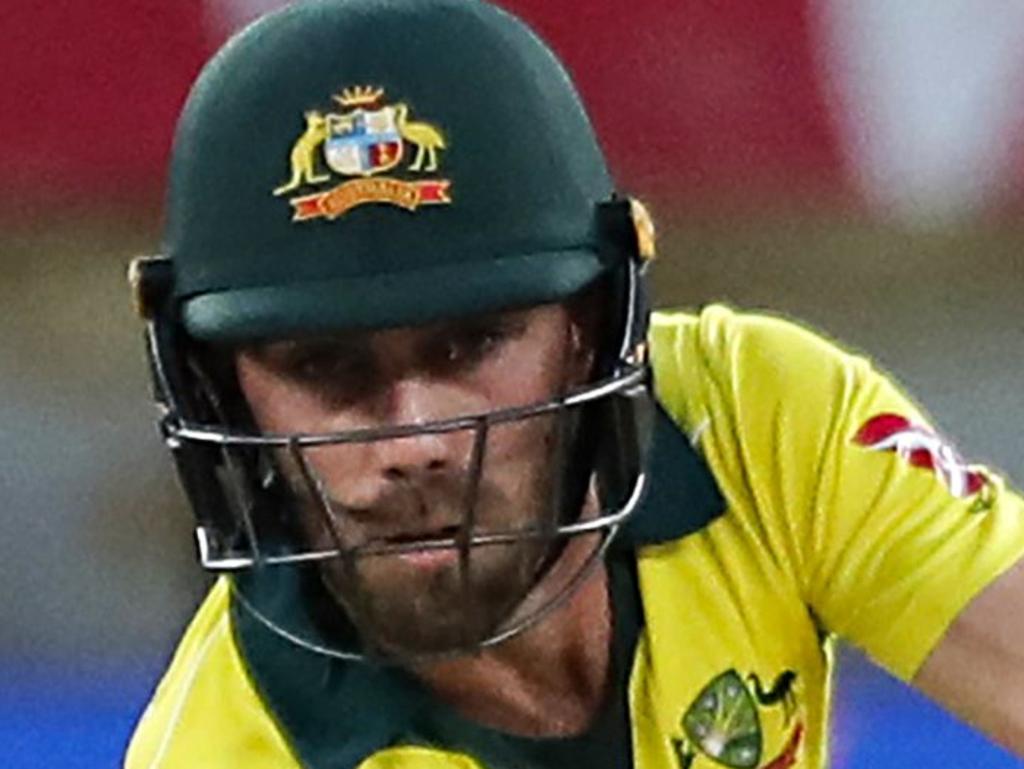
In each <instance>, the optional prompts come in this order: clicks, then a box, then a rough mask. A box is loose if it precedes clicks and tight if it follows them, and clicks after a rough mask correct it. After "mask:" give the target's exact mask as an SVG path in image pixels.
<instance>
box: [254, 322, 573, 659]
mask: <svg viewBox="0 0 1024 769" xmlns="http://www.w3.org/2000/svg"><path fill="white" fill-rule="evenodd" d="M581 338H582V334H581V333H580V327H579V325H578V324H577V323H576V321H575V320H574V318H573V316H572V315H571V314H570V313H569V311H568V310H567V309H566V308H565V307H563V306H561V305H543V306H540V307H536V308H532V309H529V310H522V311H515V312H506V313H501V314H497V315H489V316H485V317H474V318H470V319H465V320H459V321H455V322H445V323H438V324H434V325H430V326H424V327H410V328H399V329H390V330H382V331H367V332H352V333H347V334H345V335H342V336H336V337H330V338H317V339H305V340H286V341H277V342H271V343H266V344H261V345H258V346H250V347H246V348H244V349H241V350H240V351H238V352H237V353H236V357H235V363H236V370H237V375H238V380H239V384H240V386H241V390H242V393H243V395H244V396H245V398H246V400H247V401H248V404H249V407H250V409H251V411H252V413H253V415H254V417H255V420H256V423H257V425H258V427H259V428H260V429H261V430H263V431H264V432H273V433H325V432H341V431H348V430H356V429H364V428H377V427H384V426H392V425H402V424H413V423H423V422H432V421H437V420H444V419H450V418H453V417H459V416H463V415H467V414H483V413H486V412H490V411H494V410H498V409H506V408H510V407H516V406H525V405H529V404H533V403H539V402H543V401H547V400H550V399H551V398H552V397H554V396H557V395H560V394H562V393H564V392H565V391H566V390H567V389H568V388H570V387H572V386H574V385H578V384H581V383H583V382H584V381H585V379H586V377H587V375H588V373H589V369H590V363H591V356H590V354H589V349H590V348H589V345H588V344H586V343H583V342H581V341H580V340H581ZM557 432H558V431H557V430H556V421H555V419H554V418H553V417H551V416H546V417H533V418H530V419H526V420H521V421H518V422H510V423H504V424H500V425H495V426H492V427H491V428H490V431H489V432H488V434H487V436H486V442H485V443H484V444H483V447H484V451H483V454H482V456H480V457H478V458H477V461H478V462H481V464H480V469H479V473H477V472H475V471H474V468H473V463H474V454H475V453H478V452H474V440H475V439H476V438H477V431H475V430H469V429H467V430H459V431H454V432H444V433H433V434H428V433H420V434H416V435H413V436H410V437H404V438H400V439H388V440H380V441H374V442H360V443H350V444H342V445H330V446H324V447H318V448H311V449H307V450H305V452H304V457H305V460H306V462H307V463H308V470H309V471H311V472H310V473H309V475H312V476H313V477H314V478H315V479H316V481H317V482H318V483H319V485H320V493H321V494H322V496H324V497H326V498H327V499H328V500H329V501H330V504H329V507H330V508H331V512H330V513H329V514H328V513H327V512H326V511H325V510H324V509H323V506H322V505H321V504H319V503H318V501H317V499H316V496H315V492H314V490H312V489H310V488H309V484H308V483H307V482H304V481H303V479H302V475H303V473H302V471H301V469H300V468H299V466H298V465H297V463H296V462H295V461H294V458H293V457H289V456H287V455H285V454H282V455H281V456H279V457H278V465H279V467H280V468H281V471H282V472H283V473H284V475H285V476H286V477H287V478H288V480H289V481H290V482H291V485H292V487H293V488H294V489H295V490H296V493H297V495H298V498H299V500H300V505H299V508H300V510H301V512H300V514H299V515H300V517H301V520H300V521H299V523H300V526H299V528H300V529H301V531H302V532H303V536H304V538H305V539H306V540H307V542H306V545H307V546H308V547H311V548H314V549H318V550H320V549H322V550H328V549H332V548H333V547H334V545H335V543H336V542H337V541H338V540H340V541H341V542H343V543H344V544H345V545H346V546H348V547H351V546H360V545H371V546H372V545H377V544H384V545H387V544H392V543H402V542H408V541H413V540H441V539H449V538H452V537H455V536H456V534H457V532H458V531H459V527H460V526H463V525H464V522H465V520H466V516H467V511H468V510H469V509H470V508H471V509H472V515H473V516H474V527H473V533H474V534H476V535H481V534H487V533H496V532H508V531H515V530H519V529H524V528H537V527H540V526H543V525H544V524H545V523H550V522H552V520H553V518H554V516H555V515H556V514H557V511H556V510H555V505H554V504H553V497H554V491H553V490H554V489H555V488H557V486H558V484H557V483H556V481H555V474H556V473H560V472H561V466H562V465H563V462H561V461H553V455H554V453H555V448H556V446H557V444H558V442H559V440H560V439H559V438H558V435H557ZM477 448H479V444H478V447H477ZM549 550H550V543H549V542H547V541H545V540H542V539H528V540H524V541H519V542H516V543H505V544H499V545H489V546H482V547H473V548H471V550H470V557H469V559H468V560H467V562H466V563H465V564H461V565H460V560H459V551H458V550H457V549H455V548H444V549H435V550H421V551H417V552H409V553H401V554H390V555H377V556H367V557H361V558H357V559H356V560H355V561H354V563H353V564H352V565H351V569H350V568H346V563H345V562H344V561H343V560H342V559H332V560H330V561H327V562H325V564H324V565H322V567H321V577H322V579H323V581H324V583H325V584H326V586H327V587H328V589H329V590H330V592H331V594H332V595H333V596H334V597H335V599H336V600H338V602H339V603H340V604H342V605H343V606H344V607H345V608H346V609H348V612H349V614H350V615H351V616H352V617H353V618H354V619H355V620H356V622H357V624H358V625H359V626H360V629H361V631H362V632H363V633H364V634H367V635H369V636H370V637H371V638H372V639H373V640H374V641H375V642H376V643H377V644H378V645H379V646H380V647H381V648H383V649H384V650H386V651H390V652H396V653H416V652H430V651H439V650H443V649H450V648H454V647H459V646H463V645H467V644H471V643H473V642H475V641H479V640H481V639H482V638H485V637H487V636H488V635H490V634H491V633H492V632H493V631H494V629H495V628H496V627H497V626H498V625H499V624H500V623H501V622H502V620H504V619H505V618H506V617H507V616H508V615H509V613H510V612H511V611H513V610H514V609H515V607H516V606H517V605H518V604H519V603H520V602H521V601H522V599H523V597H524V596H525V595H526V594H527V593H528V592H529V590H530V588H531V587H532V586H533V585H534V583H535V582H536V579H537V572H538V569H539V567H540V565H541V563H542V561H543V560H544V557H545V556H546V554H547V553H548V552H549ZM463 567H465V568H463ZM467 576H468V579H466V577H467Z"/></svg>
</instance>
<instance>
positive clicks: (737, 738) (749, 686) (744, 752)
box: [672, 668, 804, 769]
mask: <svg viewBox="0 0 1024 769" xmlns="http://www.w3.org/2000/svg"><path fill="white" fill-rule="evenodd" d="M796 678H797V674H796V673H795V672H794V671H792V670H785V671H783V672H782V673H780V674H779V675H778V676H777V677H776V678H775V681H774V682H773V683H772V685H771V686H770V687H769V688H768V689H767V690H766V689H765V688H764V686H763V685H762V683H761V679H760V678H759V677H758V675H757V674H756V673H751V674H750V675H748V676H747V678H746V680H744V679H743V678H742V677H741V676H740V674H739V673H738V672H737V671H736V670H735V669H733V668H730V669H729V670H726V671H725V672H724V673H720V674H719V675H717V676H716V677H715V678H713V679H712V680H711V681H710V682H709V683H708V684H707V685H706V686H705V687H704V688H703V689H702V690H701V691H700V693H699V694H698V695H697V698H696V699H695V700H694V701H693V703H692V704H691V705H690V707H689V708H687V710H686V712H685V713H684V714H683V717H682V719H680V723H679V725H680V728H681V729H682V732H683V734H684V735H685V736H684V737H682V738H679V737H674V738H672V746H673V748H674V749H675V753H676V758H677V760H678V761H679V767H680V769H690V768H691V767H692V766H693V765H694V762H695V761H696V760H697V759H698V757H699V756H701V755H703V756H705V757H706V758H709V759H711V760H712V761H713V762H714V764H716V765H719V766H727V767H732V769H788V767H791V766H793V765H794V764H795V763H796V761H797V754H798V752H799V750H800V745H801V743H802V740H803V734H804V725H803V722H802V721H801V720H800V719H797V720H796V725H795V726H792V727H791V724H792V722H793V720H794V717H795V716H796V714H797V710H798V707H797V701H796V694H795V692H794V685H795V684H796ZM776 706H781V709H782V719H781V722H782V727H783V734H784V735H788V736H785V737H784V738H783V739H782V740H780V742H781V748H780V749H779V750H778V752H777V753H776V754H775V755H774V757H773V758H771V759H770V760H769V761H768V762H767V763H765V764H762V763H761V758H762V756H763V754H764V752H765V742H766V740H765V736H764V729H763V727H762V723H761V714H760V708H772V707H776ZM776 718H777V717H776Z"/></svg>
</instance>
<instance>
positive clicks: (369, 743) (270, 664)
mask: <svg viewBox="0 0 1024 769" xmlns="http://www.w3.org/2000/svg"><path fill="white" fill-rule="evenodd" d="M648 474H649V481H650V483H649V489H648V493H647V496H646V497H645V499H644V500H643V501H642V502H641V505H640V508H639V509H638V510H637V511H636V513H635V514H634V515H633V517H632V518H631V519H630V521H629V523H628V524H627V525H626V526H625V527H624V528H623V529H622V530H621V531H620V532H619V535H618V537H617V539H616V541H615V542H614V543H613V546H612V547H613V551H612V553H611V555H610V556H609V557H610V558H611V559H612V561H614V562H617V563H619V564H620V565H621V564H623V563H625V564H627V565H628V573H630V574H632V573H633V569H634V568H635V558H634V557H631V556H630V551H635V550H636V549H637V548H640V547H643V546H645V545H652V544H659V543H663V542H669V541H672V540H675V539H679V538H681V537H684V536H687V535H688V534H691V533H694V532H696V531H699V530H700V529H702V528H704V527H705V526H707V525H708V524H709V523H711V521H713V520H714V519H715V518H717V517H718V516H719V515H721V514H722V512H723V511H724V507H725V505H724V500H723V498H722V495H721V492H720V491H719V489H718V486H717V484H716V482H715V479H714V476H713V475H712V474H711V472H710V470H709V469H708V468H707V465H706V464H705V463H704V461H703V460H702V459H701V458H700V456H699V455H698V454H697V452H696V451H695V450H694V449H693V447H692V446H691V445H690V442H689V440H688V439H687V437H686V435H685V434H684V433H683V432H682V431H681V430H680V429H679V428H678V427H677V426H676V425H675V423H674V422H673V421H672V420H671V418H670V417H669V416H668V415H667V414H666V413H665V412H664V411H663V410H662V409H661V408H660V407H659V408H658V410H657V415H656V418H655V425H654V434H653V439H652V446H651V454H650V458H649V464H648ZM616 569H617V570H616ZM294 571H295V570H291V569H287V570H285V569H282V570H274V571H273V572H264V573H263V574H262V575H257V576H259V582H255V581H253V578H252V577H250V582H249V584H247V586H246V591H247V594H248V595H250V596H252V595H258V596H259V597H260V600H261V602H262V601H267V602H269V603H273V604H277V605H279V606H287V607H289V609H290V610H294V612H305V613H307V616H306V618H305V619H304V620H296V622H299V621H303V622H305V623H307V624H310V625H312V614H311V607H310V605H309V604H310V602H309V601H307V600H303V599H302V598H301V597H300V596H301V595H302V592H303V590H304V588H303V586H302V584H301V583H300V582H299V578H298V576H297V575H296V574H293V573H291V572H294ZM622 573H623V572H622V570H621V568H618V567H615V566H614V564H613V571H612V574H613V600H614V601H615V606H616V622H617V629H616V633H615V636H616V650H615V656H616V658H620V659H631V657H632V650H633V646H634V643H635V639H636V636H637V634H638V632H639V626H640V625H641V624H642V621H643V619H642V611H640V610H639V608H640V607H636V609H637V610H635V611H629V610H628V606H629V605H630V603H632V604H635V603H637V601H635V600H634V601H629V600H628V599H629V597H630V595H632V594H633V593H634V592H635V589H636V588H635V576H634V577H633V578H632V582H631V583H629V584H631V585H632V587H631V588H630V587H626V588H624V587H623V584H626V583H624V582H623V580H622V579H621V578H615V574H619V575H620V577H621V574H622ZM268 575H272V576H274V578H273V579H267V578H266V577H267V576H268ZM616 585H618V587H615V586H616ZM623 591H625V592H623ZM620 607H621V608H620ZM630 615H632V616H633V617H634V618H633V620H632V621H628V619H627V618H628V617H629V616H630ZM232 617H233V628H234V634H235V642H236V645H237V647H238V649H239V651H240V653H241V655H242V657H243V659H244V660H245V662H246V665H247V668H248V672H249V675H250V677H251V679H252V681H253V683H254V685H255V686H256V689H257V690H258V691H259V692H260V694H261V696H262V698H263V700H264V703H265V704H266V706H267V708H268V710H269V711H270V712H271V714H272V715H273V717H274V718H275V720H276V721H277V723H278V724H279V725H280V726H281V728H282V732H283V733H284V734H285V735H286V736H287V738H288V740H289V742H290V744H291V746H292V748H293V750H294V751H295V753H296V756H297V757H298V759H299V760H300V762H301V763H302V765H303V766H304V767H309V769H327V768H328V767H330V768H331V769H334V768H335V767H338V768H339V769H340V768H345V769H347V768H348V767H355V766H358V765H359V763H360V762H361V761H362V760H364V759H365V758H366V757H367V756H369V755H371V754H372V753H374V752H376V751H378V750H381V749H383V748H385V747H388V746H390V745H393V744H404V743H408V742H430V741H432V740H436V739H437V738H438V737H439V736H440V735H439V734H438V729H437V724H438V719H437V708H436V705H435V706H431V703H430V702H429V699H428V698H426V697H425V696H424V691H423V689H422V687H420V686H419V684H418V682H417V681H416V680H415V679H413V678H412V677H411V676H409V675H408V674H406V673H404V672H403V671H401V670H398V669H395V668H389V667H384V666H379V665H375V664H369V663H355V662H348V661H344V660H339V659H335V658H332V657H328V656H326V655H322V654H317V653H315V652H311V651H307V650H305V649H303V648H301V647H299V646H296V645H295V644H293V643H292V642H290V641H288V640H287V639H285V638H283V637H281V636H280V635H278V634H277V633H274V632H273V631H271V630H269V629H268V628H267V627H266V626H265V625H263V624H262V622H260V621H259V620H258V619H257V618H255V617H254V616H253V615H252V614H251V613H250V612H249V611H247V610H245V608H244V607H243V606H241V604H240V603H239V602H238V601H233V602H232ZM294 626H295V625H293V627H294ZM623 655H625V656H623ZM623 665H624V666H625V667H626V668H627V669H628V667H629V665H628V664H626V663H623ZM599 720H600V719H599ZM627 726H628V724H627ZM591 731H593V730H591ZM586 736H587V735H584V737H586ZM571 739H572V740H577V741H578V740H580V739H581V738H571ZM533 742H535V743H538V744H539V743H543V742H548V743H549V744H551V741H533ZM563 742H564V741H563ZM549 754H551V753H549Z"/></svg>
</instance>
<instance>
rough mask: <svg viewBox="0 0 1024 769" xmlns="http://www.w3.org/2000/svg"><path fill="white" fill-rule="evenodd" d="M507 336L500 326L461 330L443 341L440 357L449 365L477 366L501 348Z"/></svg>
mask: <svg viewBox="0 0 1024 769" xmlns="http://www.w3.org/2000/svg"><path fill="white" fill-rule="evenodd" d="M507 336H508V335H507V333H506V331H505V329H503V328H501V327H498V326H493V327H491V326H486V327H485V326H481V327H470V328H465V329H459V330H458V331H455V332H453V333H451V334H449V335H448V336H447V337H446V338H445V339H444V340H443V342H442V350H441V352H442V355H440V356H439V357H440V358H441V359H442V360H443V361H444V362H445V363H446V364H449V365H456V366H471V365H475V364H477V363H479V362H480V361H481V360H483V359H484V358H485V357H486V356H487V355H488V354H489V353H491V352H492V351H493V350H495V349H497V348H498V347H500V346H501V345H502V343H503V342H504V341H505V340H506V339H507Z"/></svg>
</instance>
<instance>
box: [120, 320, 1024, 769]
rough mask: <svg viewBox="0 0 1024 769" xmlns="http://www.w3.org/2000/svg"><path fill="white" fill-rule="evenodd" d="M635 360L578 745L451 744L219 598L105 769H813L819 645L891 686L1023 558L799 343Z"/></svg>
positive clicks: (820, 760) (977, 482) (931, 454)
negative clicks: (648, 415) (626, 462)
mask: <svg viewBox="0 0 1024 769" xmlns="http://www.w3.org/2000/svg"><path fill="white" fill-rule="evenodd" d="M650 344H651V361H652V367H653V374H654V386H655V392H656V395H657V399H658V402H659V403H660V407H661V411H660V412H659V417H658V422H657V425H656V427H655V433H654V441H653V447H652V450H651V457H650V467H649V475H650V478H651V488H650V492H649V494H648V496H647V498H646V499H645V501H644V502H643V504H642V505H641V508H640V510H639V511H638V512H637V513H636V514H635V516H634V518H633V519H632V520H631V522H630V524H629V526H628V527H627V528H626V531H625V532H623V536H622V537H621V540H620V542H618V544H617V549H616V551H615V553H614V554H613V559H614V562H615V564H616V566H615V568H614V574H615V575H618V576H616V577H615V582H616V584H617V585H618V586H619V587H618V588H616V589H614V590H613V605H614V607H615V608H614V612H615V614H616V616H615V625H616V629H615V637H616V654H617V655H618V656H616V655H613V658H615V659H617V660H618V666H619V667H620V668H621V686H618V687H616V690H615V697H616V698H617V699H618V700H619V701H618V702H613V703H610V705H609V706H608V708H607V712H606V713H604V714H602V715H601V716H600V718H599V720H602V719H604V720H602V721H601V724H600V725H599V726H600V728H597V729H591V730H589V732H588V734H585V735H581V736H577V737H574V738H567V739H566V740H564V741H561V742H560V741H559V740H536V741H530V740H525V739H524V738H509V737H508V736H503V735H501V734H500V733H494V732H489V731H488V730H486V729H484V728H483V727H479V726H474V725H473V724H470V723H468V722H465V721H461V722H460V719H459V717H458V716H456V715H454V714H453V713H452V712H451V711H450V710H446V709H445V708H444V707H443V706H440V705H439V704H438V703H431V702H430V699H429V696H427V695H425V694H424V692H423V691H421V690H420V691H418V690H416V685H415V682H412V681H410V680H409V679H408V678H405V679H403V678H401V677H400V676H398V674H396V673H395V672H394V671H388V670H384V669H379V668H374V667H373V666H370V665H363V664H360V663H353V662H343V661H339V660H334V659H331V658H327V657H324V656H322V655H317V654H315V653H312V652H309V651H306V650H303V649H301V648H299V647H297V646H295V645H293V644H290V643H289V642H288V641H286V640H284V639H282V638H280V637H277V636H275V635H274V634H273V633H272V632H271V631H269V630H267V629H266V628H263V627H262V626H259V623H258V622H255V621H254V620H253V619H252V618H251V617H249V616H248V615H247V613H246V612H245V610H244V609H240V608H239V607H238V606H237V605H236V604H235V602H233V601H232V599H231V589H230V584H229V582H228V581H227V580H226V579H222V580H220V581H219V582H218V583H217V584H216V585H215V586H214V588H213V589H212V591H211V593H210V594H209V596H208V597H207V599H206V600H205V602H204V604H203V605H202V607H201V608H200V609H199V611H198V612H197V614H196V616H195V618H194V620H193V622H192V623H191V625H190V627H189V628H188V630H187V632H186V633H185V636H184V639H183V640H182V642H181V644H180V646H179V648H178V650H177V652H176V654H175V656H174V659H173V661H172V662H171V665H170V667H169V669H168V671H167V673H166V675H165V677H164V679H163V681H162V682H161V683H160V684H159V686H158V688H157V690H156V693H155V695H154V697H153V699H152V701H151V702H150V704H149V706H148V708H147V709H146V711H145V713H144V714H143V717H142V719H141V721H140V723H139V726H138V728H137V730H136V733H135V735H134V737H133V739H132V742H131V745H130V747H129V750H128V753H127V757H126V761H125V766H126V767H127V769H228V767H245V768H246V769H298V768H299V767H306V768H307V769H327V768H328V767H330V768H331V769H335V768H337V769H541V768H542V767H549V766H552V767H553V766H559V765H561V766H565V765H567V763H566V762H567V761H568V762H569V765H587V766H597V765H598V764H597V763H595V761H599V760H600V758H599V757H600V756H606V758H605V759H604V765H607V766H620V767H621V766H623V765H628V764H629V763H632V765H633V766H635V767H637V769H712V767H721V766H727V767H736V768H737V769H787V768H788V767H806V768H812V767H813V768H815V769H818V768H820V767H823V766H824V765H825V759H826V753H827V733H828V711H829V691H830V675H831V668H832V657H831V643H832V639H833V638H834V637H836V636H839V637H842V638H845V639H847V640H848V641H849V642H850V643H852V644H854V645H856V646H858V647H860V648H861V649H863V650H865V651H866V652H867V653H868V654H869V655H870V656H871V657H872V658H874V660H876V661H877V662H878V663H879V664H881V665H882V666H883V667H885V668H886V669H888V670H889V671H890V672H892V673H893V674H894V675H896V676H898V677H900V678H902V679H904V680H909V679H910V678H911V677H912V676H913V675H914V673H915V672H916V671H917V669H918V667H919V666H920V665H921V664H922V662H923V661H924V660H925V658H926V657H927V655H928V653H929V652H930V651H931V649H933V648H934V646H935V645H936V643H937V642H938V641H939V640H940V639H941V637H942V635H943V633H944V632H945V630H946V628H947V627H948V626H949V625H950V623H951V622H952V621H953V620H954V619H955V617H956V616H957V614H958V613H959V612H960V611H961V610H962V609H963V608H964V607H965V606H966V605H967V603H968V602H969V601H970V600H971V598H972V597H973V596H975V595H976V594H977V593H978V592H979V591H980V590H982V588H984V587H985V586H986V585H987V584H989V583H990V582H992V581H993V580H994V579H995V578H996V577H998V576H999V575H1000V574H1002V573H1003V572H1005V571H1006V570H1007V569H1009V568H1010V567H1011V566H1012V565H1013V564H1014V563H1016V562H1017V561H1018V560H1019V559H1020V558H1021V557H1022V556H1024V500H1022V498H1021V497H1020V496H1019V495H1018V494H1016V493H1014V492H1012V491H1011V490H1009V489H1008V488H1007V487H1006V486H1005V484H1004V482H1003V481H1002V480H1001V479H1000V478H999V477H998V475H996V474H995V473H994V472H992V471H990V470H988V469H986V468H983V467H980V466H976V465H971V464H968V463H966V462H964V461H963V459H962V458H961V457H959V455H957V453H956V452H955V451H954V450H953V448H952V446H951V445H950V444H949V443H948V442H946V441H945V440H944V439H943V438H942V437H941V436H940V435H939V434H938V433H937V432H936V431H935V430H934V428H933V427H932V426H931V423H930V420H929V419H928V418H927V417H926V416H925V415H924V414H923V413H922V412H921V411H920V410H919V409H918V408H917V407H916V406H914V405H913V404H912V403H911V402H910V401H909V400H908V399H907V398H906V397H905V396H904V395H903V394H902V393H901V392H900V391H899V390H898V389H897V388H896V387H895V386H894V385H893V384H891V383H890V382H889V381H888V380H887V379H886V378H885V377H884V376H882V375H880V374H879V373H878V372H877V371H876V370H875V369H874V368H873V367H872V366H871V364H870V363H869V362H868V361H867V360H865V359H864V358H861V357H858V356H855V355H851V354H849V353H847V352H844V351H842V350H840V349H839V348H838V347H837V346H835V345H834V344H832V343H831V342H828V341H826V340H824V339H822V338H821V337H820V336H818V335H816V334H814V333H812V332H810V331H807V330H805V329H803V328H801V327H800V326H797V325H795V324H792V323H790V322H787V321H783V320H779V319H774V318H770V317H766V316H760V315H745V314H740V313H735V312H733V311H731V310H729V309H727V308H724V307H721V306H712V307H709V308H707V309H705V310H704V311H702V312H701V313H700V314H696V315H695V314H688V313H662V312H659V313H655V314H654V315H653V318H652V325H651V331H650ZM631 607H632V608H631ZM396 676H397V677H396ZM620 717H621V720H622V721H623V722H624V727H623V728H622V729H619V730H616V726H615V724H616V722H617V719H620ZM609 734H611V735H614V738H609V736H608V735H609ZM609 739H614V741H615V744H614V745H608V744H606V743H607V742H608V740H609ZM602 740H604V743H602ZM530 743H536V744H530ZM573 755H578V756H587V759H586V760H585V761H571V760H569V759H567V758H566V756H573Z"/></svg>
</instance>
